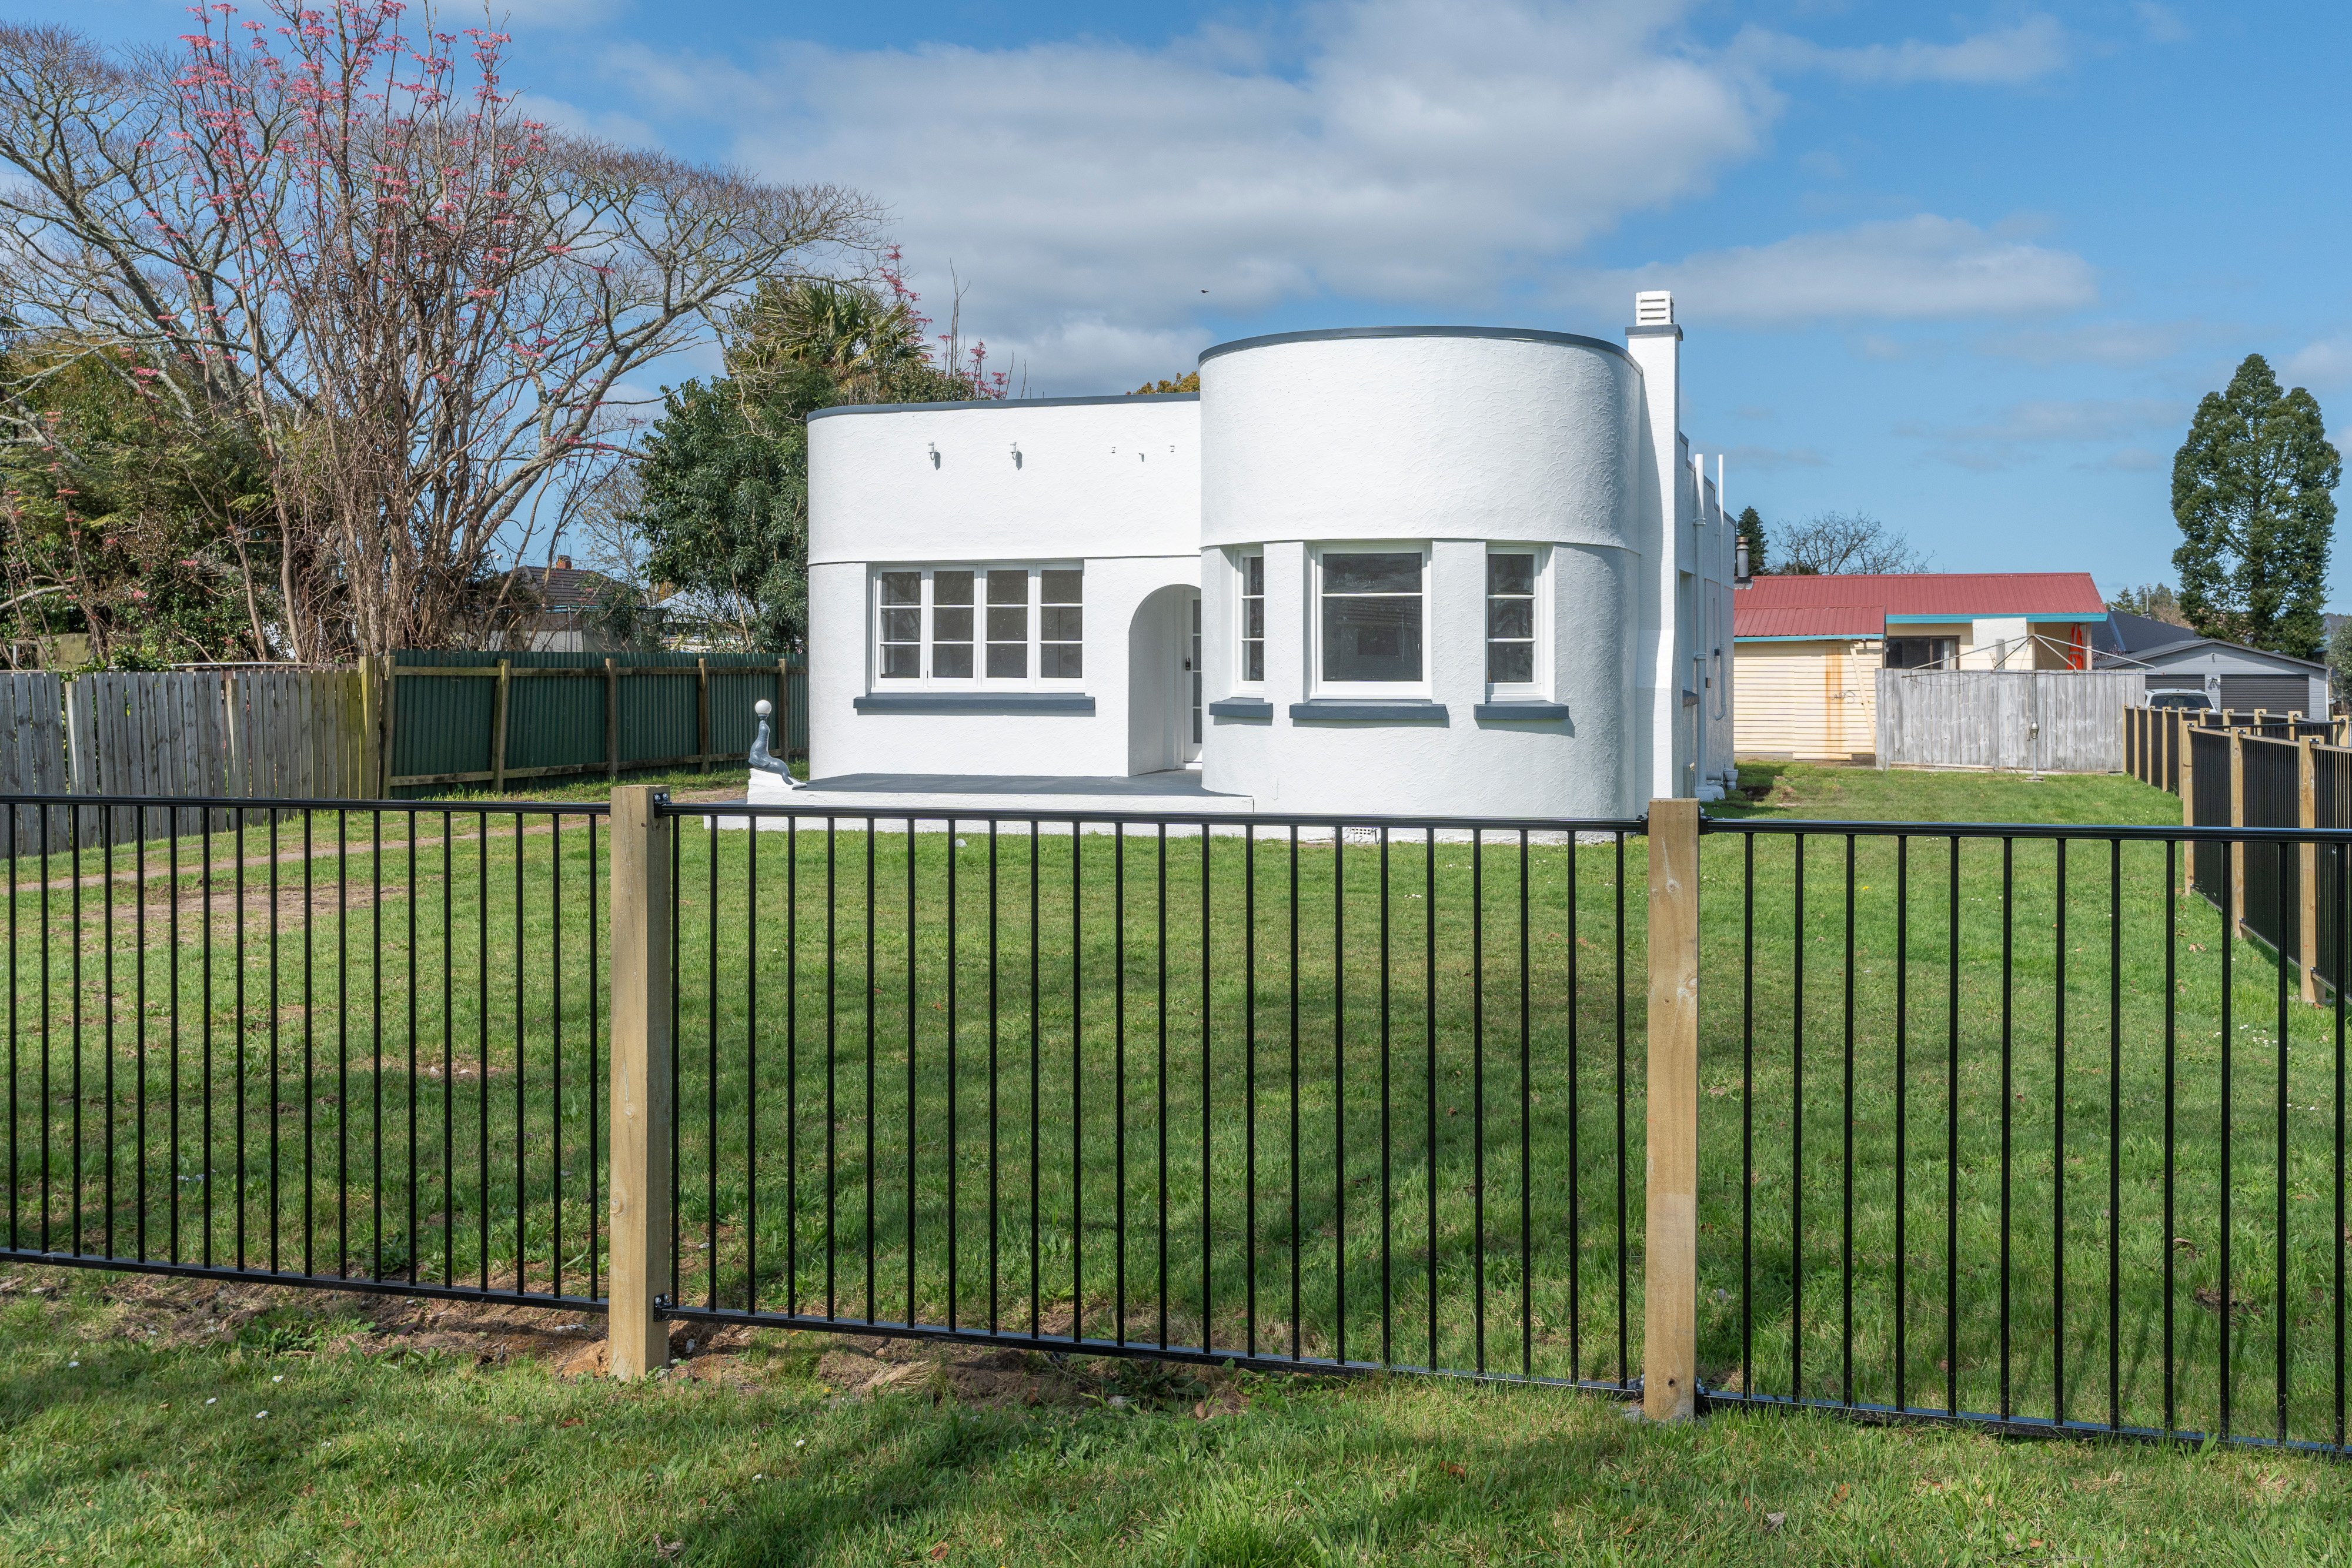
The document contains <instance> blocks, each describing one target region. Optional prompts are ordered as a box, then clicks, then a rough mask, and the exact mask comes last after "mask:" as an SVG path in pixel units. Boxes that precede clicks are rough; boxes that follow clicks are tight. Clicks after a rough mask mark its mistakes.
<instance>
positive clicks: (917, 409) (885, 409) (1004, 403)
mask: <svg viewBox="0 0 2352 1568" xmlns="http://www.w3.org/2000/svg"><path fill="white" fill-rule="evenodd" d="M1200 401H1201V394H1200V393H1199V392H1129V393H1128V394H1126V395H1125V396H1113V397H996V398H974V399H972V400H971V401H970V402H845V403H843V404H842V405H841V406H840V407H838V408H817V409H811V410H810V411H809V417H810V418H811V419H830V418H832V417H833V416H834V415H835V414H836V413H960V412H964V411H969V410H973V409H980V410H987V409H1013V408H1084V407H1087V406H1088V405H1090V404H1094V403H1110V402H1200Z"/></svg>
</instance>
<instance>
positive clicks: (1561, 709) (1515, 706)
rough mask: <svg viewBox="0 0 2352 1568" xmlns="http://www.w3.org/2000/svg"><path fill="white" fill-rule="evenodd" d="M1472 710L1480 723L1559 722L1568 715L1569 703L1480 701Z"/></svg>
mask: <svg viewBox="0 0 2352 1568" xmlns="http://www.w3.org/2000/svg"><path fill="white" fill-rule="evenodd" d="M1470 712H1471V714H1472V715H1473V716H1475V718H1476V719H1477V720H1478V722H1479V723H1480V724H1492V723H1495V722H1496V721H1498V720H1500V721H1504V722H1516V723H1519V724H1528V723H1536V724H1557V723H1559V721H1560V720H1561V719H1564V718H1566V717H1567V716H1568V705H1567V704H1566V703H1539V702H1499V703H1480V704H1479V705H1478V706H1476V707H1474V708H1472V709H1471V710H1470Z"/></svg>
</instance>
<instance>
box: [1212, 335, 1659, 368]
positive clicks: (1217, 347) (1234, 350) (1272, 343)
mask: <svg viewBox="0 0 2352 1568" xmlns="http://www.w3.org/2000/svg"><path fill="white" fill-rule="evenodd" d="M1358 338H1496V339H1502V340H1507V341H1515V342H1522V343H1558V344H1559V345H1560V346H1562V347H1563V348H1570V349H1599V350H1601V351H1602V352H1604V353H1610V354H1614V355H1616V356H1617V357H1618V358H1619V359H1621V360H1622V361H1625V362H1626V363H1627V364H1629V365H1630V364H1632V363H1633V355H1631V354H1629V353H1627V352H1626V351H1625V350H1624V349H1623V347H1622V345H1619V344H1616V343H1612V342H1611V341H1609V340H1608V339H1606V338H1588V337H1585V336H1584V335H1583V334H1582V333H1580V332H1547V331H1545V330H1543V329H1540V328H1537V327H1327V328H1325V329H1322V330H1321V331H1318V332H1273V333H1269V334H1267V335H1266V336H1265V337H1263V338H1236V339H1234V340H1233V341H1232V342H1230V343H1213V344H1211V345H1210V346H1209V347H1208V348H1205V349H1203V350H1201V357H1200V360H1199V361H1197V362H1198V363H1200V364H1203V365H1205V364H1207V363H1208V362H1209V361H1211V360H1213V359H1215V358H1217V357H1218V356H1219V355H1220V354H1238V353H1240V352H1241V351H1242V350H1244V349H1271V348H1275V347H1277V346H1279V345H1281V344H1284V343H1331V342H1344V341H1347V340H1350V339H1358Z"/></svg>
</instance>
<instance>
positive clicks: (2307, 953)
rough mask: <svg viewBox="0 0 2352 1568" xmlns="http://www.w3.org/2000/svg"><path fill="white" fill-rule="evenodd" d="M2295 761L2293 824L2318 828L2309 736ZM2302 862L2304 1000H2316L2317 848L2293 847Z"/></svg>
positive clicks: (2307, 844)
mask: <svg viewBox="0 0 2352 1568" xmlns="http://www.w3.org/2000/svg"><path fill="white" fill-rule="evenodd" d="M2294 760H2295V818H2294V820H2295V823H2296V825H2297V826H2299V827H2305V828H2315V827H2317V826H2319V759H2318V758H2317V757H2315V755H2313V753H2312V749H2311V737H2309V736H2305V737H2303V738H2302V739H2301V740H2298V741H2296V742H2295V743H2294ZM2295 854H2296V856H2297V857H2298V858H2299V859H2300V860H2301V862H2302V866H2301V871H2302V875H2301V876H2300V877H2298V878H2297V879H2296V884H2295V885H2296V888H2297V891H2298V892H2299V893H2300V894H2301V896H2300V897H2299V898H2298V900H2297V902H2298V903H2299V904H2302V906H2303V907H2302V908H2301V909H2300V910H2299V911H2297V914H2298V915H2300V917H2301V918H2300V920H2299V922H2298V923H2299V924H2300V925H2302V927H2303V943H2302V946H2303V999H2304V1000H2305V1001H2306V1002H2311V1003H2317V1002H2318V1000H2319V977H2318V974H2317V972H2316V971H2317V969H2318V967H2319V846H2318V845H2317V844H2315V843H2313V842H2311V841H2309V840H2307V839H2306V840H2305V841H2304V842H2302V843H2301V844H2298V845H2297V846H2295Z"/></svg>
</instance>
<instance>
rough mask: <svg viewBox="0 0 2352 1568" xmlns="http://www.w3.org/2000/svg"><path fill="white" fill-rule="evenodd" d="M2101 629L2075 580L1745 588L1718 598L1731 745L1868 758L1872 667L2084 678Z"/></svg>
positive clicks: (1910, 578)
mask: <svg viewBox="0 0 2352 1568" xmlns="http://www.w3.org/2000/svg"><path fill="white" fill-rule="evenodd" d="M2106 620H2107V609H2106V601H2105V600H2104V599H2102V598H2101V597H2100V595H2099V591H2098V589H2097V588H2096V587H2095V586H2094V584H2093V583H2092V581H2091V578H2090V574H2089V573H2087V572H2080V571H2032V572H1912V573H1905V574H1901V575H1885V576H1864V575H1859V574H1857V575H1853V576H1837V577H1820V576H1816V577H1759V578H1755V579H1753V580H1751V581H1750V582H1749V584H1748V586H1747V587H1744V588H1738V589H1736V590H1735V591H1733V593H1732V596H1731V621H1732V647H1733V662H1732V691H1733V695H1734V706H1733V713H1734V719H1733V724H1734V729H1733V739H1732V744H1733V747H1734V749H1735V750H1736V751H1737V752H1738V755H1740V756H1742V757H1750V756H1753V757H1771V758H1796V759H1801V760H1815V761H1836V762H1847V761H1866V760H1869V759H1870V758H1871V757H1872V755H1873V752H1874V748H1875V747H1876V745H1877V742H1876V740H1875V738H1874V737H1875V735H1876V726H1877V720H1878V715H1877V706H1878V671H1879V670H1881V669H1898V670H1906V669H1942V670H2087V669H2089V668H2090V667H2091V664H2092V659H2093V657H2094V647H2095V642H2096V641H2097V639H2098V638H2099V636H2100V634H2101V632H2102V629H2103V628H2104V626H2105V622H2106Z"/></svg>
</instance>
